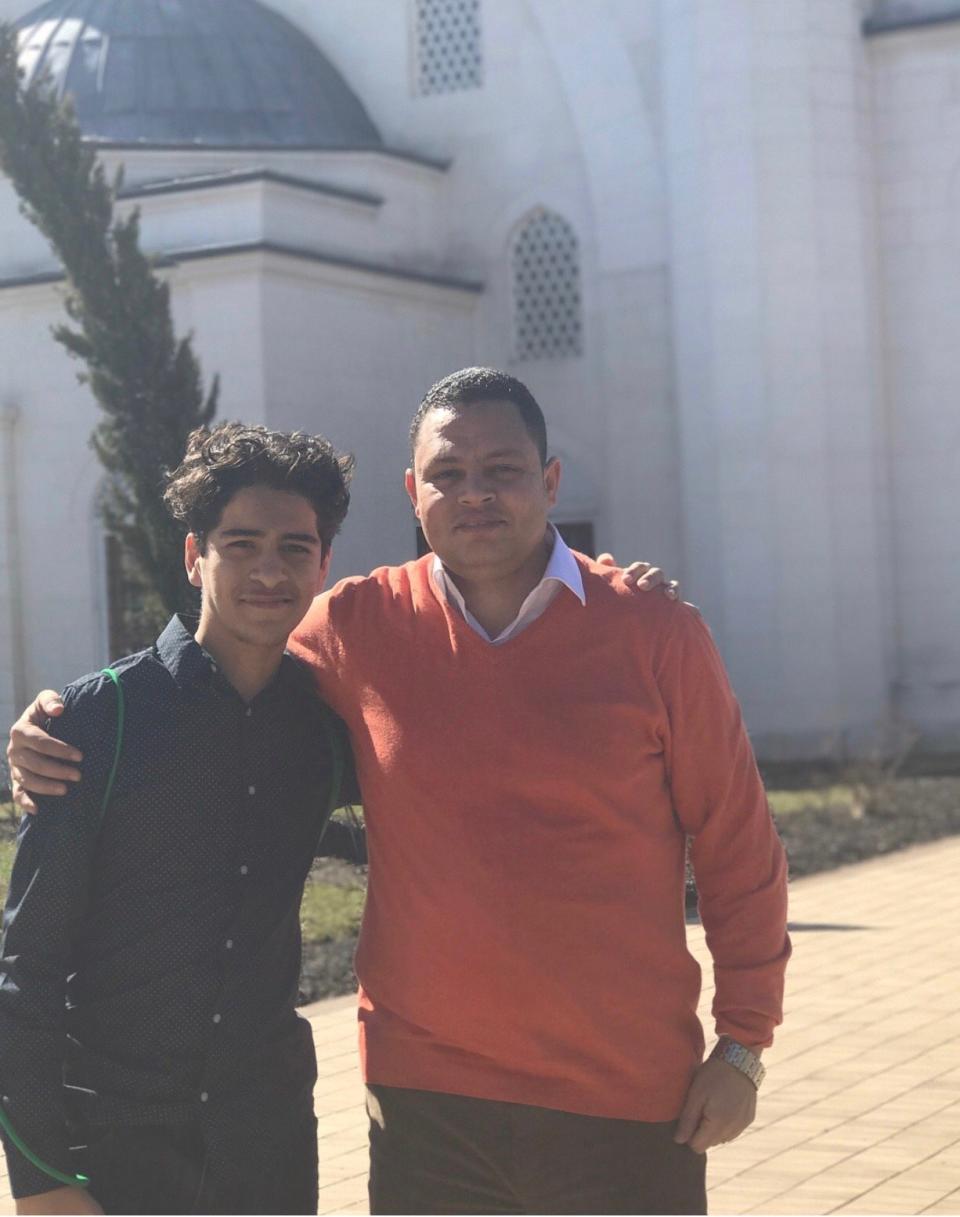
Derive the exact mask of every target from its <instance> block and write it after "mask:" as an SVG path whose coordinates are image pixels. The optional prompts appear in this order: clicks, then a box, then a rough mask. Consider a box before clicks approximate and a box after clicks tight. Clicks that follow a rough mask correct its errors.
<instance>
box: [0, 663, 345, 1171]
mask: <svg viewBox="0 0 960 1217" xmlns="http://www.w3.org/2000/svg"><path fill="white" fill-rule="evenodd" d="M103 675H104V676H107V677H109V679H110V680H112V681H113V683H114V684H115V685H116V686H117V743H116V747H115V748H114V752H113V765H112V766H111V768H110V776H109V778H107V789H106V791H105V792H104V795H103V802H102V803H101V804H100V820H101V821H102V820H103V817H104V815H105V814H106V811H107V806H108V804H109V803H110V795H111V794H112V793H113V781H114V778H115V777H116V776H117V766H118V765H119V764H120V753H121V752H122V750H123V712H124V703H123V686H122V685H121V684H120V677H119V676H118V675H117V673H116V672H115V671H114V670H113V668H104V669H103ZM337 759H338V760H340V763H341V767H342V763H343V762H342V758H339V757H338V758H337ZM0 1128H3V1130H4V1132H5V1133H6V1134H7V1136H8V1137H9V1138H10V1140H11V1141H12V1142H13V1144H14V1146H15V1147H16V1148H17V1149H18V1150H19V1151H20V1153H21V1154H23V1156H24V1157H25V1158H26V1159H27V1161H28V1162H30V1163H31V1164H32V1165H33V1166H35V1167H36V1168H37V1170H40V1171H43V1173H44V1174H45V1175H49V1176H50V1178H51V1179H55V1180H56V1181H57V1183H63V1184H64V1185H65V1186H66V1187H87V1185H88V1184H89V1183H90V1180H89V1179H88V1178H87V1176H86V1175H67V1174H65V1173H64V1172H63V1171H59V1170H57V1168H56V1167H55V1166H48V1165H47V1163H46V1162H42V1161H41V1160H40V1159H39V1158H38V1157H37V1155H36V1154H35V1153H34V1152H33V1150H32V1149H30V1147H29V1146H28V1145H27V1144H25V1142H24V1141H23V1140H22V1139H21V1137H20V1135H19V1133H18V1132H17V1130H16V1129H15V1128H14V1127H13V1125H12V1124H11V1123H10V1118H9V1116H8V1115H7V1113H6V1112H5V1111H4V1110H3V1104H2V1103H0Z"/></svg>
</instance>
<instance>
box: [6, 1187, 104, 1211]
mask: <svg viewBox="0 0 960 1217" xmlns="http://www.w3.org/2000/svg"><path fill="white" fill-rule="evenodd" d="M17 1212H18V1213H21V1214H24V1215H26V1214H33V1213H102V1212H103V1209H102V1208H101V1207H100V1205H99V1204H97V1202H96V1200H94V1198H93V1197H92V1196H91V1195H90V1193H89V1192H85V1191H84V1190H83V1188H82V1187H58V1188H56V1189H55V1190H54V1191H52V1192H41V1193H40V1195H39V1196H22V1197H21V1198H20V1199H19V1200H18V1201H17Z"/></svg>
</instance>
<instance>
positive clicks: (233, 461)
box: [163, 422, 354, 552]
mask: <svg viewBox="0 0 960 1217" xmlns="http://www.w3.org/2000/svg"><path fill="white" fill-rule="evenodd" d="M353 466H354V459H353V457H352V456H349V455H344V454H342V453H339V452H337V451H336V450H335V449H334V447H333V445H332V444H331V443H330V442H329V441H328V440H326V439H324V438H323V436H322V435H306V434H305V433H304V432H302V431H292V432H291V431H268V430H267V428H266V427H256V426H249V425H248V424H246V423H231V422H225V423H220V424H219V425H218V426H216V427H213V428H207V427H198V428H197V430H196V431H193V432H191V434H190V436H189V438H188V440H187V451H186V454H185V455H184V458H183V460H182V461H181V463H180V464H179V465H178V467H177V468H176V469H174V470H173V471H172V472H171V473H169V474H168V475H167V481H166V488H165V490H164V494H163V501H164V502H165V503H166V505H167V507H168V509H169V511H170V513H171V515H172V516H173V518H174V519H175V520H178V521H179V522H180V523H181V524H183V526H184V527H185V528H186V530H187V531H188V532H192V533H193V534H194V536H195V537H196V538H197V543H198V545H199V546H200V550H201V552H203V551H204V550H205V549H206V542H207V537H208V535H209V534H210V532H211V531H212V530H213V529H214V528H216V527H217V525H218V524H219V522H220V517H221V516H222V515H223V509H224V508H225V507H226V505H227V503H228V502H229V501H230V499H231V498H232V497H233V496H234V495H235V494H236V493H237V491H238V490H242V489H244V488H245V487H247V486H271V487H273V489H275V490H285V491H287V492H289V493H290V494H299V495H302V496H303V497H304V498H305V499H307V500H308V501H309V502H310V503H311V504H312V506H313V509H314V511H315V512H316V513H317V531H318V532H319V534H320V539H321V540H322V542H323V548H324V550H326V549H328V548H329V546H330V544H331V542H332V541H333V538H334V537H335V536H336V534H337V532H338V531H339V529H340V525H341V524H342V523H343V520H344V517H345V516H346V514H347V508H348V507H349V506H350V489H349V487H350V479H351V477H352V475H353Z"/></svg>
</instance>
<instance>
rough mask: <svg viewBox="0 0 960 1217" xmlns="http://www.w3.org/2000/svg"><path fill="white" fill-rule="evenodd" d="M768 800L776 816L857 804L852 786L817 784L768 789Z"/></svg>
mask: <svg viewBox="0 0 960 1217" xmlns="http://www.w3.org/2000/svg"><path fill="white" fill-rule="evenodd" d="M767 800H768V801H769V803H770V810H771V811H772V812H773V814H774V815H775V816H789V815H794V814H795V813H796V812H798V811H810V810H813V809H816V810H818V811H822V810H823V809H824V808H827V807H831V808H845V809H846V810H848V811H849V810H851V809H852V808H853V807H854V806H855V805H856V794H855V791H854V789H853V787H852V786H849V785H845V784H843V785H836V786H816V787H808V788H807V789H805V790H768V791H767Z"/></svg>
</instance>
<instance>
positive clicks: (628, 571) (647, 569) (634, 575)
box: [597, 554, 680, 600]
mask: <svg viewBox="0 0 960 1217" xmlns="http://www.w3.org/2000/svg"><path fill="white" fill-rule="evenodd" d="M597 561H598V562H599V563H600V565H601V566H617V565H618V563H617V560H616V558H614V556H613V554H599V555H598V556H597ZM623 581H624V583H626V585H627V586H628V587H632V588H633V589H634V591H638V592H652V591H653V590H654V588H659V589H660V590H661V592H663V594H664V595H665V596H666V597H667V599H668V600H679V598H680V584H679V582H678V581H677V580H676V579H668V578H667V576H666V575H665V574H664V573H663V571H662V570H661V569H660V567H659V566H653V565H652V564H651V563H650V562H631V563H630V565H629V566H625V567H624V568H623Z"/></svg>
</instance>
